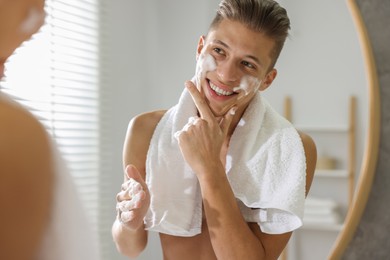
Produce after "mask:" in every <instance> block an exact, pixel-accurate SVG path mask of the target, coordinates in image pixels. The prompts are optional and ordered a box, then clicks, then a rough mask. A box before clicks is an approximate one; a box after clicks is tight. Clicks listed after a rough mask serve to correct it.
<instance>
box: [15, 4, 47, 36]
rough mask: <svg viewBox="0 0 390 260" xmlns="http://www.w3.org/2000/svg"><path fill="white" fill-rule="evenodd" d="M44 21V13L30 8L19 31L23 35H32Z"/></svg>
mask: <svg viewBox="0 0 390 260" xmlns="http://www.w3.org/2000/svg"><path fill="white" fill-rule="evenodd" d="M44 20H45V13H44V12H42V11H40V10H39V9H38V8H36V7H32V8H31V9H30V10H29V12H28V14H27V17H26V19H25V20H24V21H23V22H22V23H21V25H20V28H19V30H20V32H22V33H23V34H32V33H34V32H35V31H36V30H37V29H38V28H39V27H40V26H41V25H42V23H43V21H44Z"/></svg>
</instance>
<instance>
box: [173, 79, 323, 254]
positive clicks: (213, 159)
mask: <svg viewBox="0 0 390 260" xmlns="http://www.w3.org/2000/svg"><path fill="white" fill-rule="evenodd" d="M188 89H189V91H190V93H191V94H192V95H193V98H194V101H195V103H196V104H197V107H198V109H199V112H200V114H201V119H200V120H198V121H196V122H195V123H194V125H193V126H191V127H189V128H188V130H187V131H186V132H184V133H182V134H181V135H180V136H179V138H180V139H179V144H180V148H181V149H182V153H183V156H184V158H185V159H186V161H187V162H188V163H189V165H190V166H191V167H192V169H193V170H194V172H195V173H196V175H197V177H198V180H199V183H200V187H201V193H202V197H203V203H204V209H205V215H206V220H207V224H208V228H209V233H210V238H211V243H212V246H213V249H214V252H215V254H216V256H217V258H219V259H256V260H258V259H277V258H278V256H279V255H280V254H281V252H282V251H283V249H284V247H285V246H286V244H287V242H288V240H289V238H290V236H291V232H289V233H285V234H280V235H269V234H265V233H262V232H261V231H260V228H259V227H258V226H257V224H253V223H250V224H248V223H246V222H245V220H244V218H243V217H242V215H241V212H240V210H239V208H238V205H237V202H236V199H235V196H234V194H233V191H232V189H231V187H230V184H229V182H228V179H227V177H226V172H225V167H224V165H223V163H222V161H221V159H220V151H221V150H222V149H221V148H222V144H223V143H224V142H225V140H226V133H227V130H226V128H228V127H229V124H230V122H231V120H232V118H231V115H229V114H227V115H226V116H225V118H223V121H222V122H225V123H222V124H220V123H218V122H216V121H215V120H213V115H212V113H211V111H210V110H209V109H208V107H207V104H205V103H204V101H203V100H202V98H201V96H200V95H199V94H197V93H198V92H196V89H195V88H193V87H191V86H189V88H188ZM302 140H303V142H304V149H305V153H306V156H307V164H308V167H307V170H308V173H307V182H308V186H307V187H306V192H307V191H308V189H309V187H310V183H311V180H312V176H313V172H314V167H313V165H315V157H316V156H315V146H314V143H313V142H312V140H311V139H310V138H308V137H307V136H304V138H303V139H302ZM313 162H314V163H313Z"/></svg>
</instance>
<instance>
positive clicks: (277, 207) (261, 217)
mask: <svg viewBox="0 0 390 260" xmlns="http://www.w3.org/2000/svg"><path fill="white" fill-rule="evenodd" d="M196 115H197V109H196V106H195V104H194V102H193V100H192V97H191V95H190V94H189V92H188V91H187V90H186V89H185V90H184V91H183V93H182V95H181V97H180V100H179V103H178V104H177V105H176V106H174V107H172V108H171V109H170V110H168V111H167V112H166V114H165V115H164V116H163V118H162V119H161V120H160V122H159V124H158V125H157V127H156V129H155V132H154V134H153V137H152V140H151V143H150V147H149V151H148V154H147V160H146V182H147V184H148V187H149V189H150V193H151V204H150V209H149V211H148V213H147V215H146V217H145V226H146V229H148V230H152V231H157V232H161V233H166V234H170V235H175V236H194V235H196V234H199V233H200V232H201V224H202V197H201V193H200V187H199V183H198V180H197V177H196V175H195V174H194V173H193V172H192V170H191V168H190V167H189V166H188V165H187V163H186V162H185V161H184V159H183V156H182V154H181V152H180V148H179V146H178V142H177V140H176V138H175V137H174V134H175V133H176V132H177V131H180V130H182V128H183V127H184V125H186V123H187V122H188V119H189V118H190V117H192V116H196ZM226 173H227V177H228V180H229V182H230V185H231V188H232V190H233V192H234V194H235V197H236V199H237V202H238V205H239V207H240V210H241V213H242V215H243V216H244V218H245V220H246V221H248V222H257V223H258V224H259V225H260V228H261V229H262V231H263V232H266V233H270V234H280V233H285V232H289V231H292V230H294V229H296V228H298V227H300V226H301V225H302V217H303V209H304V200H305V180H306V159H305V155H304V150H303V145H302V141H301V139H300V137H299V134H298V133H297V131H296V130H295V128H294V127H293V126H292V125H291V124H290V123H289V122H288V121H287V120H285V119H284V118H283V117H281V116H280V115H279V114H277V113H276V112H275V111H274V110H273V109H272V108H271V106H270V105H269V104H268V102H267V101H266V100H265V99H264V98H262V97H261V95H260V93H258V94H257V95H255V96H254V98H253V100H252V101H251V103H250V104H249V106H248V108H247V109H246V111H245V113H244V114H243V116H242V118H241V120H240V122H239V123H238V125H237V127H236V129H235V131H234V133H233V135H232V137H231V140H230V145H229V150H228V154H227V158H226Z"/></svg>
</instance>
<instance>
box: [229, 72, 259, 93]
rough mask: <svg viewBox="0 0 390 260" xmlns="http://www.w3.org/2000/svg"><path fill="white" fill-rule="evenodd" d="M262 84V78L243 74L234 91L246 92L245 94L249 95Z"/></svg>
mask: <svg viewBox="0 0 390 260" xmlns="http://www.w3.org/2000/svg"><path fill="white" fill-rule="evenodd" d="M260 84H261V80H258V79H257V78H255V77H252V76H247V75H246V76H243V77H242V79H241V82H240V85H239V86H238V87H235V88H234V89H233V91H234V92H244V96H247V95H249V94H251V93H254V92H256V91H257V90H259V88H260Z"/></svg>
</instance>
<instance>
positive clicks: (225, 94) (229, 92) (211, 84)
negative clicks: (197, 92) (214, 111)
mask: <svg viewBox="0 0 390 260" xmlns="http://www.w3.org/2000/svg"><path fill="white" fill-rule="evenodd" d="M210 87H211V89H212V90H214V91H215V92H216V93H217V94H218V95H219V96H230V95H232V94H233V93H234V92H233V91H226V90H223V89H220V88H218V87H217V86H215V85H214V84H213V83H211V82H210Z"/></svg>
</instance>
